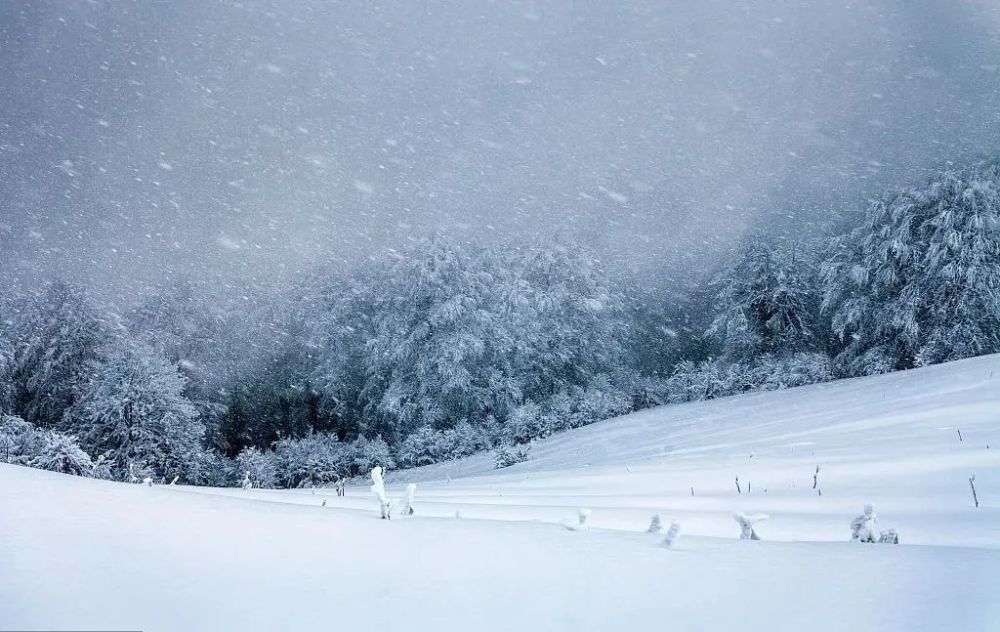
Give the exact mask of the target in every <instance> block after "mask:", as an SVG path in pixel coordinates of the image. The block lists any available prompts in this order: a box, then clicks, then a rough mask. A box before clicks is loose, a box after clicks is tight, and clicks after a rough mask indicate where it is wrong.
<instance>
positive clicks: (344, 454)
mask: <svg viewBox="0 0 1000 632" xmlns="http://www.w3.org/2000/svg"><path fill="white" fill-rule="evenodd" d="M351 460H353V457H351V456H350V455H349V454H348V448H347V447H346V446H345V445H344V444H342V443H340V442H339V441H338V440H337V437H336V436H335V435H331V434H323V433H318V432H317V433H313V434H310V435H307V436H305V437H302V438H301V439H283V440H281V441H279V442H278V443H276V444H275V446H274V462H275V467H276V469H277V482H278V484H279V485H280V486H282V487H303V486H310V487H320V486H323V485H326V484H328V483H333V482H335V481H337V480H339V479H341V478H343V477H345V476H348V475H349V474H350V473H351Z"/></svg>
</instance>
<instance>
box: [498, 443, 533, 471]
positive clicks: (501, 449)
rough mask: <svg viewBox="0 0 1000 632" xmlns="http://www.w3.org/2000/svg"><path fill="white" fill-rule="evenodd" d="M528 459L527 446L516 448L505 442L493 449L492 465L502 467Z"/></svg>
mask: <svg viewBox="0 0 1000 632" xmlns="http://www.w3.org/2000/svg"><path fill="white" fill-rule="evenodd" d="M527 460H528V448H527V447H524V448H516V447H514V446H511V445H508V444H506V443H501V444H500V445H498V446H497V447H496V449H495V450H494V451H493V467H494V468H496V469H498V470H499V469H503V468H505V467H510V466H511V465H515V464H517V463H523V462H524V461H527Z"/></svg>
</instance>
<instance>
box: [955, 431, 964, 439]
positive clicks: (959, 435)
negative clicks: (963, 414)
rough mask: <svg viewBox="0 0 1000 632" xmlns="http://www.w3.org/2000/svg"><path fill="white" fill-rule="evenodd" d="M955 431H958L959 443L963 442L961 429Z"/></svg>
mask: <svg viewBox="0 0 1000 632" xmlns="http://www.w3.org/2000/svg"><path fill="white" fill-rule="evenodd" d="M955 430H958V440H959V441H964V439H962V429H961V428H955Z"/></svg>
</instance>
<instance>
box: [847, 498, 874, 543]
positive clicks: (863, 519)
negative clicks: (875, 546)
mask: <svg viewBox="0 0 1000 632" xmlns="http://www.w3.org/2000/svg"><path fill="white" fill-rule="evenodd" d="M876 520H877V518H876V516H875V506H874V505H872V504H871V503H868V504H866V505H865V511H864V513H862V514H861V515H860V516H857V517H856V518H854V520H852V521H851V541H852V542H875V541H876V536H875V534H876V533H877V531H875V522H876Z"/></svg>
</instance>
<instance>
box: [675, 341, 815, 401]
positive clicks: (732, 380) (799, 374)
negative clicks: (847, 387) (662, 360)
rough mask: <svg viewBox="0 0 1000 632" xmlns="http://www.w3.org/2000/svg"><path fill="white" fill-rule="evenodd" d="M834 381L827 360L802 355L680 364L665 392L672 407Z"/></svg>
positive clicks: (813, 355)
mask: <svg viewBox="0 0 1000 632" xmlns="http://www.w3.org/2000/svg"><path fill="white" fill-rule="evenodd" d="M833 378H834V373H833V367H832V363H831V361H830V358H829V357H828V356H826V355H824V354H822V353H805V352H803V353H795V354H791V355H787V356H775V355H765V356H761V358H760V359H758V360H757V361H755V362H726V361H724V360H706V361H704V362H701V363H699V364H695V363H693V362H690V361H684V362H680V363H678V365H677V367H676V368H675V369H674V373H673V375H671V376H670V378H668V379H667V381H666V390H667V393H668V395H667V399H668V400H669V401H670V402H672V403H680V402H696V401H704V400H709V399H715V398H717V397H727V396H729V395H739V394H741V393H749V392H754V391H774V390H779V389H783V388H791V387H794V386H806V385H808V384H818V383H821V382H829V381H830V380H832V379H833Z"/></svg>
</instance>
